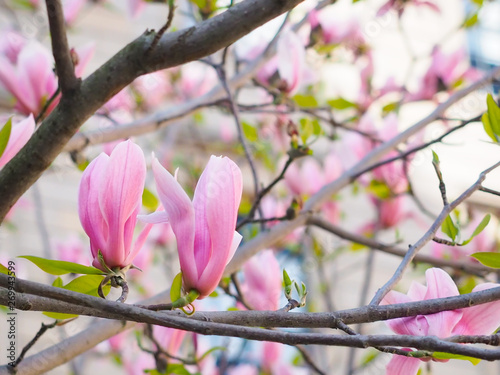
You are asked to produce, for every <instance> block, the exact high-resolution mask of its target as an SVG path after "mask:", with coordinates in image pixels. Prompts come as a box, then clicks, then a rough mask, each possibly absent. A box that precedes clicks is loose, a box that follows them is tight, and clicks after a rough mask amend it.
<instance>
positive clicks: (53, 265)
mask: <svg viewBox="0 0 500 375" xmlns="http://www.w3.org/2000/svg"><path fill="white" fill-rule="evenodd" d="M19 258H24V259H28V260H29V261H30V262H32V263H34V264H35V265H36V266H37V267H38V268H40V269H41V270H42V271H45V272H47V273H50V274H51V275H56V276H59V275H65V274H67V273H79V274H83V275H102V274H103V272H102V271H101V270H98V269H97V268H94V267H87V266H83V265H81V264H78V263H72V262H66V261H63V260H51V259H45V258H40V257H35V256H31V255H21V256H19Z"/></svg>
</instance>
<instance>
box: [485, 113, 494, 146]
mask: <svg viewBox="0 0 500 375" xmlns="http://www.w3.org/2000/svg"><path fill="white" fill-rule="evenodd" d="M481 121H482V123H483V128H484V131H485V132H486V134H488V136H489V137H490V138H491V139H492V140H493V142H495V143H497V142H498V137H497V136H496V134H495V133H494V132H493V129H492V128H491V123H490V118H489V116H488V114H487V113H483V115H482V116H481Z"/></svg>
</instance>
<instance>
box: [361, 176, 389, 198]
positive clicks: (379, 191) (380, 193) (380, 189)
mask: <svg viewBox="0 0 500 375" xmlns="http://www.w3.org/2000/svg"><path fill="white" fill-rule="evenodd" d="M367 191H368V192H369V193H371V194H373V195H375V196H376V197H377V198H379V199H387V198H389V197H391V195H392V191H391V188H390V187H389V186H387V184H386V183H384V182H382V181H378V180H371V181H370V185H368V187H367Z"/></svg>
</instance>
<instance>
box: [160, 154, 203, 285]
mask: <svg viewBox="0 0 500 375" xmlns="http://www.w3.org/2000/svg"><path fill="white" fill-rule="evenodd" d="M152 167H153V173H154V178H155V182H156V189H157V191H158V196H159V198H160V201H161V203H162V205H163V207H164V208H165V212H166V213H167V214H168V216H169V219H170V225H171V226H172V231H173V232H174V234H175V238H176V239H177V248H178V252H179V262H180V265H181V270H182V276H183V280H184V283H185V285H184V286H185V287H186V288H187V289H189V288H192V287H193V286H194V284H195V283H196V281H197V280H198V272H197V270H196V263H195V258H194V236H195V235H194V233H195V221H194V208H193V204H192V203H191V200H190V199H189V197H188V196H187V194H186V192H185V191H184V190H183V189H182V187H181V185H179V183H178V182H177V181H176V180H175V178H174V177H173V176H172V175H171V174H170V173H169V172H168V171H167V170H166V169H165V168H163V166H162V165H161V164H160V162H159V161H158V159H156V158H154V159H153V163H152Z"/></svg>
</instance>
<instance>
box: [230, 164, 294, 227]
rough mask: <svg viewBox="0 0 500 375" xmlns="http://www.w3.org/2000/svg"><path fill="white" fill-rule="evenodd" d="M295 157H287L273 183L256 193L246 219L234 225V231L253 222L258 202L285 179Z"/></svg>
mask: <svg viewBox="0 0 500 375" xmlns="http://www.w3.org/2000/svg"><path fill="white" fill-rule="evenodd" d="M297 157H298V156H291V155H290V156H288V160H287V161H286V163H285V165H284V166H283V169H282V170H281V172H280V174H279V175H278V176H277V177H276V178H275V179H274V180H273V181H271V183H270V184H269V185H267V186H266V187H265V188H263V189H262V190H260V191H259V192H258V194H256V195H255V200H254V202H253V205H252V208H251V209H250V211H249V212H248V214H247V216H246V218H244V219H243V220H241V221H240V222H239V223H238V224H237V225H236V230H238V229H240V228H241V227H242V226H243V225H245V224H247V223H249V222H252V221H253V217H254V215H255V213H256V212H257V209H258V207H259V206H260V202H261V201H262V198H264V197H265V196H266V195H267V194H268V193H269V192H270V191H271V189H272V188H273V187H274V186H275V185H276V184H277V183H278V182H280V181H281V180H282V179H283V178H284V177H285V173H286V171H287V170H288V167H289V166H290V165H291V164H292V162H293V161H294V159H296V158H297ZM288 219H289V218H288ZM264 220H266V221H267V219H264Z"/></svg>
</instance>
